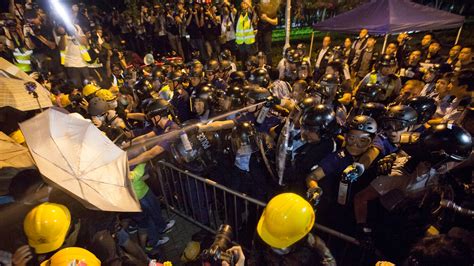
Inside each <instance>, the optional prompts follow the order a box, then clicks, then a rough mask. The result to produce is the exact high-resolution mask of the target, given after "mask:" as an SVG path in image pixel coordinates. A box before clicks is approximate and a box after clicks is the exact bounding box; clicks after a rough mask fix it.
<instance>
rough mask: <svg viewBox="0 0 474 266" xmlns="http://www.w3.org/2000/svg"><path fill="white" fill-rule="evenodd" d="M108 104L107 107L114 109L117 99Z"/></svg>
mask: <svg viewBox="0 0 474 266" xmlns="http://www.w3.org/2000/svg"><path fill="white" fill-rule="evenodd" d="M108 105H109V108H110V109H115V108H117V106H118V103H117V101H116V100H115V101H112V102H108Z"/></svg>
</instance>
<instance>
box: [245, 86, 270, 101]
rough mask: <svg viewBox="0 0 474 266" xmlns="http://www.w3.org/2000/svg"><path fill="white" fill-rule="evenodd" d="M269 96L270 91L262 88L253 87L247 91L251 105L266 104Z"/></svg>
mask: <svg viewBox="0 0 474 266" xmlns="http://www.w3.org/2000/svg"><path fill="white" fill-rule="evenodd" d="M269 96H271V93H270V91H269V90H268V89H266V88H262V87H251V88H249V89H248V91H247V100H248V101H249V103H250V104H255V103H261V102H264V101H265V100H266V99H267V98H268V97H269Z"/></svg>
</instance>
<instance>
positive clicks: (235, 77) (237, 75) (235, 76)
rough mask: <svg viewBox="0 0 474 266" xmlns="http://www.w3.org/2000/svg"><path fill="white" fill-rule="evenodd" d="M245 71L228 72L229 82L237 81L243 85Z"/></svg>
mask: <svg viewBox="0 0 474 266" xmlns="http://www.w3.org/2000/svg"><path fill="white" fill-rule="evenodd" d="M245 80H246V79H245V73H244V72H243V71H234V72H232V73H230V76H229V83H231V84H233V83H237V84H239V85H244V83H245Z"/></svg>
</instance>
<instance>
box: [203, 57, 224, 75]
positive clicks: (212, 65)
mask: <svg viewBox="0 0 474 266" xmlns="http://www.w3.org/2000/svg"><path fill="white" fill-rule="evenodd" d="M219 67H220V66H219V61H217V60H216V59H211V60H209V61H208V62H207V64H206V67H205V71H206V72H211V73H213V74H215V73H216V72H218V71H219Z"/></svg>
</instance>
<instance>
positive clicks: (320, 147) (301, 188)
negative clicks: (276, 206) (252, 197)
mask: <svg viewBox="0 0 474 266" xmlns="http://www.w3.org/2000/svg"><path fill="white" fill-rule="evenodd" d="M297 108H299V109H302V111H303V112H302V116H301V119H300V118H299V117H298V118H296V119H298V120H299V119H300V121H298V122H299V123H297V124H296V125H295V126H296V127H298V126H299V128H293V129H292V130H290V131H289V132H290V136H289V137H288V144H287V145H286V152H287V156H288V157H289V158H288V159H289V160H288V166H287V168H288V169H286V171H285V170H284V171H285V177H286V180H287V182H289V183H290V186H289V189H290V191H291V192H294V193H297V194H299V195H304V193H305V192H306V189H305V177H306V176H307V175H308V174H309V173H310V172H311V171H312V169H313V168H314V167H316V166H317V165H318V164H319V162H320V161H321V159H323V158H324V157H325V156H326V155H327V154H329V153H332V152H335V151H336V148H337V145H336V142H335V141H334V138H335V136H336V135H337V134H338V132H339V126H338V124H337V122H336V113H335V112H334V110H333V109H332V108H331V107H330V106H327V105H322V104H319V105H316V102H315V101H314V99H312V98H306V99H305V100H303V101H302V102H301V103H300V104H299V105H298V107H297ZM298 124H300V125H298ZM278 144H280V145H281V144H282V142H280V141H279V143H278ZM277 149H278V148H277ZM279 159H280V160H282V159H283V158H277V160H279ZM278 163H280V162H278V161H277V164H278Z"/></svg>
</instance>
